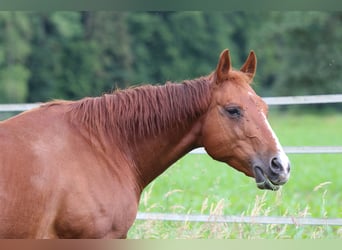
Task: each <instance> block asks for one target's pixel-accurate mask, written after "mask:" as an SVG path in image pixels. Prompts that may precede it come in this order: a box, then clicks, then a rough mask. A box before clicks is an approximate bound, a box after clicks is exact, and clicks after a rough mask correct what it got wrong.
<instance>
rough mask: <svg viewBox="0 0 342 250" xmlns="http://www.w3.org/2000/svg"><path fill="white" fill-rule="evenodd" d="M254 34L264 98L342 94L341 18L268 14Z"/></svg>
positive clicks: (324, 14) (335, 15) (319, 14)
mask: <svg viewBox="0 0 342 250" xmlns="http://www.w3.org/2000/svg"><path fill="white" fill-rule="evenodd" d="M264 16H266V17H267V18H266V19H265V20H264V21H265V22H264V23H263V25H262V26H261V27H260V28H259V29H258V30H256V29H255V30H254V32H253V36H254V39H252V38H251V39H250V42H251V44H252V46H253V47H255V48H256V49H257V50H259V51H260V53H258V54H259V57H260V61H261V63H262V67H263V72H262V78H261V81H262V82H264V83H265V89H266V87H267V88H268V91H267V90H266V91H265V93H267V94H268V95H305V94H333V93H341V92H342V75H341V74H340V70H339V69H340V68H341V67H342V58H341V57H340V56H338V55H339V54H340V53H339V52H340V51H342V28H341V27H342V25H341V24H342V23H341V22H342V14H341V13H339V12H336V13H333V12H332V13H329V12H298V11H293V12H271V13H268V14H266V15H264Z"/></svg>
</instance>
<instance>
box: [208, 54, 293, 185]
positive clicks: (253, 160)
mask: <svg viewBox="0 0 342 250" xmlns="http://www.w3.org/2000/svg"><path fill="white" fill-rule="evenodd" d="M256 64H257V60H256V56H255V53H254V52H253V51H251V52H250V54H249V56H248V58H247V60H246V62H245V63H244V64H243V66H242V67H241V68H240V70H235V69H233V68H232V67H231V59H230V55H229V51H228V50H225V51H223V52H222V53H221V56H220V59H219V62H218V65H217V68H216V70H215V71H214V72H213V74H212V75H211V76H210V81H211V91H212V95H211V101H210V106H209V109H208V111H207V113H206V116H205V118H204V123H203V127H202V144H203V146H204V147H205V149H206V151H207V153H208V154H209V155H210V156H211V157H213V158H214V159H216V160H219V161H222V162H225V163H227V164H229V165H230V166H232V167H234V168H235V169H237V170H239V171H241V172H243V173H245V174H246V175H247V176H251V177H254V178H255V180H256V183H257V186H258V187H259V188H260V189H270V190H277V189H278V188H279V187H280V185H283V184H285V183H286V182H287V180H288V178H289V176H290V163H289V160H288V157H287V156H286V154H285V153H284V151H283V149H282V147H281V145H280V143H279V140H278V139H277V137H276V135H275V133H274V132H273V130H272V128H271V126H270V125H269V123H268V120H267V113H268V107H267V105H266V103H265V102H264V101H263V100H262V99H261V98H260V97H259V96H258V95H257V94H256V93H255V91H254V90H253V89H252V87H251V83H252V81H253V77H254V75H255V72H256Z"/></svg>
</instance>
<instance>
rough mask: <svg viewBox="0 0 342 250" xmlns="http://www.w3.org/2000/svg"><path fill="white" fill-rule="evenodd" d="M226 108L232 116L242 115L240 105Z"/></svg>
mask: <svg viewBox="0 0 342 250" xmlns="http://www.w3.org/2000/svg"><path fill="white" fill-rule="evenodd" d="M224 109H225V111H226V112H227V114H228V115H229V116H230V117H232V118H239V117H240V116H241V115H242V114H241V109H240V108H239V107H225V108H224Z"/></svg>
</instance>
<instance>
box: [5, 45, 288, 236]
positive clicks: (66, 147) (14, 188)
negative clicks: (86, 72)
mask: <svg viewBox="0 0 342 250" xmlns="http://www.w3.org/2000/svg"><path fill="white" fill-rule="evenodd" d="M255 71H256V56H255V54H254V52H251V53H250V54H249V56H248V58H247V60H246V62H245V63H244V65H243V66H242V67H241V69H240V70H235V69H233V68H232V67H231V62H230V56H229V51H228V50H225V51H223V52H222V54H221V56H220V58H219V62H218V65H217V68H216V70H215V71H214V72H212V73H211V74H209V75H207V76H204V77H200V78H197V79H194V80H186V81H183V82H182V83H170V82H168V83H166V84H165V85H163V86H151V85H145V86H140V87H135V88H129V89H127V90H120V91H115V92H114V93H111V94H105V95H103V96H101V97H96V98H84V99H82V100H79V101H54V102H49V103H46V104H43V105H41V106H40V107H38V108H35V109H32V110H30V111H27V112H24V113H21V114H19V115H17V116H15V117H12V118H10V119H8V120H6V121H3V122H1V123H0V173H1V174H0V236H1V237H2V238H125V237H126V235H127V232H128V230H129V228H130V227H131V225H132V224H133V222H134V220H135V217H136V213H137V210H138V203H139V199H140V195H141V192H142V190H143V189H144V187H146V186H147V185H148V184H149V183H150V182H151V181H152V180H154V179H155V178H156V177H157V176H158V175H160V174H161V173H162V172H164V171H165V170H166V169H167V168H168V167H169V166H170V165H171V164H173V163H174V162H175V161H176V160H178V159H179V158H180V157H182V156H183V155H185V154H186V153H188V152H190V151H191V150H192V149H195V148H198V147H204V148H205V149H206V151H207V152H208V154H209V155H210V156H211V157H212V158H214V159H216V160H218V161H222V162H225V163H227V164H229V165H230V166H232V167H233V168H235V169H237V170H239V171H241V172H243V173H245V174H246V175H247V176H251V177H254V178H255V180H256V184H257V186H258V187H259V188H261V189H270V190H277V189H278V188H279V187H280V185H283V184H285V183H286V182H287V180H288V178H289V172H290V164H289V160H288V158H287V156H286V155H285V153H284V151H283V149H282V147H281V146H280V144H279V141H278V139H277V137H276V136H275V134H274V132H273V131H272V129H271V127H270V125H269V123H268V121H267V118H266V117H267V105H266V104H265V103H264V102H263V100H262V99H261V98H260V97H259V96H257V94H256V93H255V92H254V91H253V89H252V88H251V83H252V80H253V77H254V74H255Z"/></svg>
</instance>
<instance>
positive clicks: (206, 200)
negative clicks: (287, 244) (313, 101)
mask: <svg viewBox="0 0 342 250" xmlns="http://www.w3.org/2000/svg"><path fill="white" fill-rule="evenodd" d="M270 123H271V125H272V127H273V129H274V130H275V132H276V134H277V135H278V137H279V139H280V141H281V143H282V145H284V146H285V145H286V146H313V145H316V146H320V145H342V140H341V139H342V115H341V114H334V115H294V114H291V115H279V114H273V115H272V114H271V115H270ZM289 158H290V160H291V164H292V170H291V178H290V180H289V182H288V183H287V184H286V185H285V186H284V187H283V188H282V189H281V190H279V191H278V192H271V191H263V190H259V189H257V187H256V184H255V181H254V179H252V178H248V177H246V176H245V175H243V174H242V173H240V172H237V171H236V170H234V169H233V168H231V167H229V166H227V165H225V164H223V163H219V162H217V161H214V160H212V159H211V158H210V157H209V156H208V155H187V156H185V157H183V158H182V159H180V160H179V161H178V162H177V163H175V164H174V165H173V166H172V167H171V168H169V169H168V170H167V171H166V172H165V173H164V174H163V175H161V176H160V177H158V178H157V179H156V180H155V181H154V182H152V183H151V184H150V185H149V186H148V187H147V188H146V189H145V191H144V193H143V195H142V197H141V202H140V207H139V211H141V212H159V213H190V214H218V215H245V216H247V215H248V216H250V215H252V216H254V215H258V216H267V215H272V216H294V217H309V216H311V217H319V218H337V217H339V218H341V217H342V192H341V187H342V180H340V179H341V177H342V155H341V154H317V155H308V154H307V155H295V154H291V155H289ZM128 237H129V238H242V239H254V238H342V228H341V227H332V226H329V227H328V226H301V225H271V224H270V225H259V224H238V223H229V224H226V223H194V222H193V223H190V222H162V221H136V222H135V224H134V225H133V227H132V228H131V230H130V231H129V234H128Z"/></svg>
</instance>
